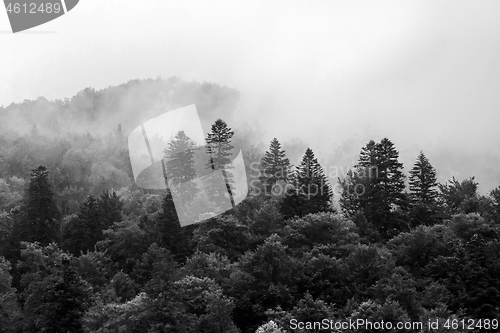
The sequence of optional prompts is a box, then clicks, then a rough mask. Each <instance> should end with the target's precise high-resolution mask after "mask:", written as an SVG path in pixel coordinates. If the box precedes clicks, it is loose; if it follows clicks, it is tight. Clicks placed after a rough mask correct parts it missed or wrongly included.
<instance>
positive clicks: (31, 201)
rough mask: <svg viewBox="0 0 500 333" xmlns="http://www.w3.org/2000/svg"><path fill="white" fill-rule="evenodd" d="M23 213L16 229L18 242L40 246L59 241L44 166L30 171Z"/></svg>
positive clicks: (50, 189) (51, 194) (58, 230)
mask: <svg viewBox="0 0 500 333" xmlns="http://www.w3.org/2000/svg"><path fill="white" fill-rule="evenodd" d="M24 213H25V214H24V217H23V218H22V219H21V221H20V224H21V225H20V226H19V228H18V230H19V240H20V241H29V242H35V241H38V242H40V243H41V244H42V245H47V244H49V243H51V242H58V241H59V238H60V237H59V236H60V229H59V222H58V221H57V218H58V211H57V206H56V201H55V199H54V193H53V192H52V186H51V184H50V182H49V172H48V171H47V169H46V168H45V167H44V166H39V167H38V168H36V169H33V170H32V173H31V177H30V184H29V188H28V192H27V198H26V203H25V212H24Z"/></svg>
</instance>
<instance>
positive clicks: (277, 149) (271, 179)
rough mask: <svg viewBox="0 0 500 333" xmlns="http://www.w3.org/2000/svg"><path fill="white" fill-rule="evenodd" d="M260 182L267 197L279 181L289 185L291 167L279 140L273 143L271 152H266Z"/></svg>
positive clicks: (270, 147) (262, 161) (274, 140)
mask: <svg viewBox="0 0 500 333" xmlns="http://www.w3.org/2000/svg"><path fill="white" fill-rule="evenodd" d="M260 165H261V174H260V177H259V178H260V181H261V184H262V187H263V189H264V193H265V194H266V195H270V194H271V193H272V188H273V186H274V184H276V183H277V182H278V181H283V182H285V183H288V182H289V181H290V179H291V172H292V171H291V165H290V161H289V159H288V158H286V156H285V151H284V150H283V149H282V148H281V144H280V142H279V141H278V139H276V138H274V139H273V140H272V141H271V145H270V146H269V150H268V151H266V153H265V155H264V157H263V158H262V160H261V163H260Z"/></svg>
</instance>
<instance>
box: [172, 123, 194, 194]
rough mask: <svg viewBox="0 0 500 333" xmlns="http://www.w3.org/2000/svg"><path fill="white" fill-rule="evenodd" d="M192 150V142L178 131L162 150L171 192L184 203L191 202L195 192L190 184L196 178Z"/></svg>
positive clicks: (182, 132) (192, 184)
mask: <svg viewBox="0 0 500 333" xmlns="http://www.w3.org/2000/svg"><path fill="white" fill-rule="evenodd" d="M194 148H195V144H194V142H193V141H192V140H191V139H190V138H189V137H188V136H187V135H186V133H184V131H179V132H178V133H177V134H176V135H175V137H174V140H172V141H171V142H169V144H168V148H167V149H165V150H164V156H165V172H166V176H167V179H168V180H169V181H170V182H171V184H172V188H171V190H172V191H173V192H174V193H175V194H176V195H178V196H179V197H180V198H181V199H182V201H183V202H185V203H189V202H191V201H192V200H193V198H194V197H195V195H196V192H197V188H196V184H194V183H193V182H190V181H191V180H193V179H195V178H196V170H195V168H194Z"/></svg>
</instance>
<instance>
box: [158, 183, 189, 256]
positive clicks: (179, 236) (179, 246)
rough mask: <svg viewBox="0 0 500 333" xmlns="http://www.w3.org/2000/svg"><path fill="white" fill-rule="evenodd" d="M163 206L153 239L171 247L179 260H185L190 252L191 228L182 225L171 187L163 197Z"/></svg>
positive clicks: (166, 246)
mask: <svg viewBox="0 0 500 333" xmlns="http://www.w3.org/2000/svg"><path fill="white" fill-rule="evenodd" d="M161 208H162V210H161V212H160V214H159V215H158V218H157V221H156V225H155V228H154V229H155V230H154V235H153V240H154V241H156V242H157V243H158V245H160V246H162V247H165V248H167V249H169V250H170V252H171V253H172V254H173V255H174V256H175V258H176V259H177V260H179V261H183V260H184V259H185V258H187V256H188V255H189V254H190V248H189V232H190V229H189V227H185V228H182V227H181V225H180V222H179V218H178V216H177V211H176V209H175V204H174V200H173V198H172V193H171V192H170V190H169V189H167V194H166V195H165V197H164V198H163V202H162V204H161Z"/></svg>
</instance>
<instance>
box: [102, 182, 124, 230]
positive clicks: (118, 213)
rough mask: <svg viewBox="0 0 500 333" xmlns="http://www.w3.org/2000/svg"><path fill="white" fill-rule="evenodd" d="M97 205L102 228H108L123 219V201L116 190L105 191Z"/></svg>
mask: <svg viewBox="0 0 500 333" xmlns="http://www.w3.org/2000/svg"><path fill="white" fill-rule="evenodd" d="M97 205H98V207H99V220H100V221H101V222H100V228H101V230H106V229H108V228H110V227H111V226H112V225H113V224H114V223H115V222H120V221H121V220H122V207H123V203H122V201H121V200H120V197H119V196H118V195H117V194H116V192H115V191H109V190H105V191H103V192H102V193H101V195H100V196H99V198H98V199H97Z"/></svg>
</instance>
